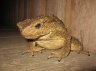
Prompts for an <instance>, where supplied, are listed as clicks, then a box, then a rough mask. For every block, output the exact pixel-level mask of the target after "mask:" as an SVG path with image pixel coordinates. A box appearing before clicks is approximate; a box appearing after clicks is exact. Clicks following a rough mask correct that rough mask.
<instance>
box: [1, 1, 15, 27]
mask: <svg viewBox="0 0 96 71" xmlns="http://www.w3.org/2000/svg"><path fill="white" fill-rule="evenodd" d="M15 7H16V0H0V27H1V28H5V27H15V24H13V23H15V22H16V21H15V22H14V20H13V19H11V15H12V13H13V12H11V11H12V9H14V8H15ZM9 15H10V16H9ZM14 17H15V16H14Z"/></svg>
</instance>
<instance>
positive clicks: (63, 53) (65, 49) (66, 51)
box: [48, 39, 70, 62]
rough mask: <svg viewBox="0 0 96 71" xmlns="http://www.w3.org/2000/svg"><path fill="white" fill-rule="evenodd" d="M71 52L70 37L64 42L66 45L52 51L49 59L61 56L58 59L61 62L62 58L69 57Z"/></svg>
mask: <svg viewBox="0 0 96 71" xmlns="http://www.w3.org/2000/svg"><path fill="white" fill-rule="evenodd" d="M69 53H70V40H69V39H68V40H67V41H66V43H65V44H64V47H62V48H60V49H57V50H54V52H51V54H50V55H49V56H48V59H49V58H59V59H58V61H59V62H60V61H61V60H62V58H63V57H67V56H68V55H69Z"/></svg>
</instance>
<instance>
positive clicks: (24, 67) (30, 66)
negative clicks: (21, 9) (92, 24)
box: [0, 31, 96, 71]
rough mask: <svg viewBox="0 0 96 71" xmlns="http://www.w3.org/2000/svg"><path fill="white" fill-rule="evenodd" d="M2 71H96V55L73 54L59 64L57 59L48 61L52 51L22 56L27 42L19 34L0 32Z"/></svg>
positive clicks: (0, 65) (0, 69)
mask: <svg viewBox="0 0 96 71" xmlns="http://www.w3.org/2000/svg"><path fill="white" fill-rule="evenodd" d="M0 34H1V35H0V71H96V54H92V53H91V56H86V55H84V54H76V53H75V52H71V54H70V55H69V56H68V57H66V58H63V60H62V61H61V62H58V61H57V60H58V59H57V58H52V59H47V56H48V55H49V54H50V52H51V51H49V50H46V51H44V52H43V53H42V54H41V53H36V54H35V56H34V57H32V56H31V54H30V53H27V54H24V55H22V52H23V51H24V50H26V48H27V42H26V41H25V40H24V39H23V38H22V37H21V36H20V35H18V32H15V31H12V32H0Z"/></svg>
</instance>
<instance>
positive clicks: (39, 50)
mask: <svg viewBox="0 0 96 71" xmlns="http://www.w3.org/2000/svg"><path fill="white" fill-rule="evenodd" d="M44 49H45V48H40V47H30V49H28V50H26V51H24V52H23V54H25V53H31V54H32V56H34V52H40V53H42V50H44Z"/></svg>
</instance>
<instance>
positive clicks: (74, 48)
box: [71, 37, 90, 56]
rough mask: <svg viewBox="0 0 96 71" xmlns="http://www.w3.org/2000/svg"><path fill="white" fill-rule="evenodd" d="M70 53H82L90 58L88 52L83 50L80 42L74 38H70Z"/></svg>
mask: <svg viewBox="0 0 96 71" xmlns="http://www.w3.org/2000/svg"><path fill="white" fill-rule="evenodd" d="M71 51H75V52H77V53H78V54H80V53H82V54H86V55H88V56H90V54H89V51H86V50H83V45H82V44H81V42H80V41H79V40H78V39H76V38H74V37H72V39H71Z"/></svg>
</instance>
